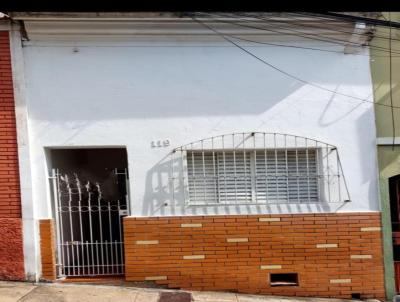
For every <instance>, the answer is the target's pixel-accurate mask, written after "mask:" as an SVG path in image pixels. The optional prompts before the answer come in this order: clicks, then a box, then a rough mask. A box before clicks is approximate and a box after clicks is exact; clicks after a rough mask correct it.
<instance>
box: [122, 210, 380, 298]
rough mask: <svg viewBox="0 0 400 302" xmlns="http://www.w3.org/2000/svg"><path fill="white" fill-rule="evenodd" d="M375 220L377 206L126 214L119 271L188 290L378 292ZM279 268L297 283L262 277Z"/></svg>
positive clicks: (367, 294) (325, 293) (321, 293)
mask: <svg viewBox="0 0 400 302" xmlns="http://www.w3.org/2000/svg"><path fill="white" fill-rule="evenodd" d="M380 225H381V224H380V214H379V213H377V212H370V213H340V214H304V215H303V214H296V215H242V216H194V217H154V218H150V217H141V218H135V217H126V218H124V238H125V260H126V279H127V280H129V281H146V280H147V281H153V282H156V283H158V284H162V285H166V286H168V287H170V288H184V289H192V290H228V291H238V292H243V293H261V294H274V295H293V296H295V295H296V296H321V297H337V298H351V296H352V294H356V295H358V294H360V295H361V297H363V298H378V299H383V298H384V296H385V293H384V279H383V255H382V238H381V228H380ZM279 273H297V276H296V278H297V282H298V284H297V285H294V284H292V283H293V282H292V281H293V280H286V281H288V282H287V283H286V285H282V284H285V282H277V283H275V284H270V274H279ZM275 276H276V275H275ZM289 276H293V275H289ZM280 277H281V276H279V275H278V281H279V280H280ZM286 277H287V275H283V278H284V279H285V278H286ZM283 281H285V280H283ZM291 282H292V283H291ZM274 285H281V286H274Z"/></svg>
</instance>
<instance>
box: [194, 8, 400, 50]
mask: <svg viewBox="0 0 400 302" xmlns="http://www.w3.org/2000/svg"><path fill="white" fill-rule="evenodd" d="M197 14H198V13H197ZM203 14H208V15H211V16H214V17H215V16H217V17H218V16H221V15H217V14H210V13H203ZM241 20H242V22H247V23H248V22H251V21H249V20H243V19H241ZM215 21H216V22H221V23H227V24H230V25H236V26H240V27H245V28H252V29H257V30H263V31H268V32H275V33H279V34H283V35H289V36H297V37H302V38H306V39H309V40H316V41H322V42H326V43H331V44H336V45H342V46H348V45H352V46H354V47H359V48H361V47H362V46H360V45H359V44H358V43H355V42H350V41H344V40H340V39H335V40H336V41H333V40H332V39H331V40H329V39H330V38H329V37H323V38H325V39H323V38H322V36H318V35H316V34H309V33H304V32H301V31H295V30H293V29H290V28H287V27H286V28H284V27H278V28H281V29H284V30H289V31H292V33H290V32H289V33H288V32H282V31H277V30H272V29H268V28H265V27H259V26H252V25H246V24H242V23H238V22H232V21H223V20H215ZM293 32H295V33H293ZM296 32H298V33H300V34H298V33H297V34H296ZM327 39H328V40H327ZM341 42H344V43H341ZM369 48H372V49H377V50H379V51H384V52H388V49H387V48H385V47H378V46H371V45H370V46H369ZM399 51H400V50H399ZM392 53H396V54H399V55H400V52H393V50H392Z"/></svg>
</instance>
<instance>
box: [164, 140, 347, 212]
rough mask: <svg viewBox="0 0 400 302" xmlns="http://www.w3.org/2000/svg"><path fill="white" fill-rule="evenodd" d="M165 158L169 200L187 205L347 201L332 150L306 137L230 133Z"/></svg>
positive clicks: (339, 170)
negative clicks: (168, 167) (169, 165)
mask: <svg viewBox="0 0 400 302" xmlns="http://www.w3.org/2000/svg"><path fill="white" fill-rule="evenodd" d="M171 156H172V157H173V159H172V161H171V162H172V172H171V174H170V175H171V177H170V181H171V182H172V192H173V195H175V196H173V197H172V198H173V199H176V198H177V197H178V196H179V195H180V196H181V198H183V199H184V201H185V203H186V204H187V205H232V204H233V205H239V204H282V203H287V204H306V203H309V204H310V203H342V202H346V201H349V200H350V197H349V193H348V189H347V186H346V182H345V178H344V175H343V171H342V166H341V163H340V159H339V154H338V150H337V148H336V147H335V146H333V145H330V144H327V143H323V142H320V141H318V140H314V139H310V138H306V137H300V136H294V135H289V134H280V133H264V132H250V133H233V134H226V135H220V136H214V137H210V138H206V139H202V140H199V141H196V142H192V143H189V144H186V145H183V146H181V147H178V148H175V149H174V150H173V152H172V154H171ZM174 193H175V194H174Z"/></svg>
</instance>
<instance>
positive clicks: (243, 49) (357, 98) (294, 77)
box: [192, 16, 400, 109]
mask: <svg viewBox="0 0 400 302" xmlns="http://www.w3.org/2000/svg"><path fill="white" fill-rule="evenodd" d="M192 19H193V20H194V21H195V22H197V23H199V24H201V25H202V26H204V27H206V28H207V29H209V30H210V31H212V32H214V33H215V34H216V35H218V36H220V37H221V38H222V39H224V40H225V41H227V42H229V43H231V44H233V45H234V46H236V47H237V48H239V49H241V50H242V51H243V52H245V53H247V54H248V55H250V56H252V57H253V58H255V59H257V60H258V61H260V62H262V63H263V64H265V65H267V66H268V67H270V68H272V69H274V70H276V71H278V72H280V73H282V74H284V75H286V76H287V77H290V78H292V79H294V80H296V81H298V82H301V83H303V84H306V85H310V86H313V87H315V88H318V89H320V90H324V91H327V92H330V93H332V94H335V95H341V96H345V97H348V98H352V99H356V100H358V101H361V102H365V103H371V104H374V105H378V106H384V107H390V108H396V109H400V107H399V106H393V105H386V104H380V103H375V102H373V101H369V100H367V99H363V98H360V97H357V96H353V95H349V94H345V93H341V92H337V91H334V90H331V89H329V88H325V87H323V86H320V85H318V84H314V83H311V82H309V81H307V80H304V79H302V78H300V77H298V76H295V75H293V74H291V73H289V72H286V71H284V70H282V69H280V68H279V67H277V66H275V65H273V64H271V63H269V62H267V61H266V60H264V59H262V58H260V57H258V56H256V55H255V54H253V53H252V52H250V51H249V50H247V49H246V48H244V47H242V46H241V45H239V44H237V43H236V42H235V41H233V40H231V39H230V38H228V37H226V35H224V34H223V33H221V32H219V31H218V30H216V29H215V28H213V27H211V26H209V25H208V24H206V23H205V22H203V21H200V20H199V19H197V18H195V17H193V16H192Z"/></svg>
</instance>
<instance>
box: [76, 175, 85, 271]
mask: <svg viewBox="0 0 400 302" xmlns="http://www.w3.org/2000/svg"><path fill="white" fill-rule="evenodd" d="M75 178H76V187H77V188H78V198H79V200H78V211H79V228H80V235H81V240H80V243H79V244H80V245H81V251H82V268H83V270H84V269H85V257H83V228H82V188H81V182H80V181H79V178H78V175H76V174H75ZM79 258H80V257H79V251H78V266H79V264H80V263H79ZM78 272H79V273H78V274H80V267H79V268H78Z"/></svg>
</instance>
